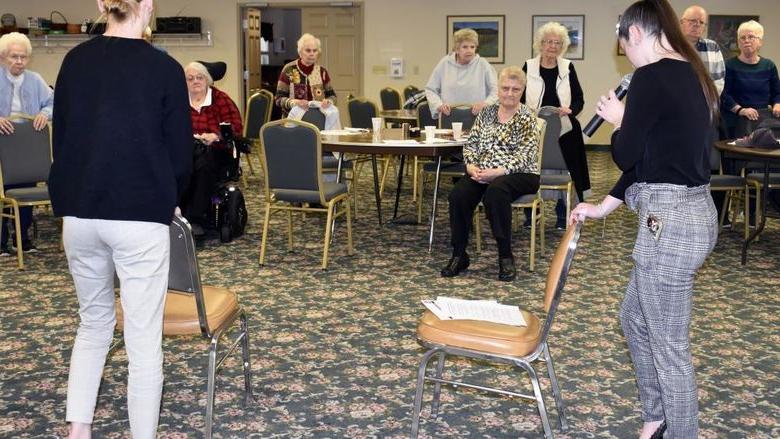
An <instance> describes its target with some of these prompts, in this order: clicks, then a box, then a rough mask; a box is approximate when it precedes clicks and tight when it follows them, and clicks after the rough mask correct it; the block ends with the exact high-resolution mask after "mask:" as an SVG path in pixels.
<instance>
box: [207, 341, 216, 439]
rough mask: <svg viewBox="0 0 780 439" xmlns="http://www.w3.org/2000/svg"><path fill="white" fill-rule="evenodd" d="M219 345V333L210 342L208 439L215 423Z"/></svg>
mask: <svg viewBox="0 0 780 439" xmlns="http://www.w3.org/2000/svg"><path fill="white" fill-rule="evenodd" d="M218 346H219V340H218V335H214V336H212V338H211V343H210V344H209V369H208V372H207V373H208V378H207V380H208V384H207V387H206V433H205V437H206V439H211V430H212V426H213V425H214V395H215V393H216V390H215V387H216V380H217V377H216V375H217V347H218Z"/></svg>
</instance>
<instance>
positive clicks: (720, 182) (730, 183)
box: [710, 174, 745, 190]
mask: <svg viewBox="0 0 780 439" xmlns="http://www.w3.org/2000/svg"><path fill="white" fill-rule="evenodd" d="M743 186H745V179H744V178H743V177H741V176H739V175H728V174H725V175H720V174H715V175H711V176H710V188H711V189H712V190H718V188H726V187H728V188H741V187H743Z"/></svg>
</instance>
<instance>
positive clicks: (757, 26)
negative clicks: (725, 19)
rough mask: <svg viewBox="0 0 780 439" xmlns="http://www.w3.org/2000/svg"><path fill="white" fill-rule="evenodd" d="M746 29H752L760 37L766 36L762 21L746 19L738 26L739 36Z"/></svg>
mask: <svg viewBox="0 0 780 439" xmlns="http://www.w3.org/2000/svg"><path fill="white" fill-rule="evenodd" d="M745 31H752V32H753V33H754V34H756V36H757V37H758V38H761V39H763V38H764V26H761V23H759V22H757V21H755V20H750V21H746V22H744V23H742V24H740V25H739V27H738V28H737V36H739V35H740V34H741V33H742V32H745Z"/></svg>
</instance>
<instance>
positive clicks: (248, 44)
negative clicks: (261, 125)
mask: <svg viewBox="0 0 780 439" xmlns="http://www.w3.org/2000/svg"><path fill="white" fill-rule="evenodd" d="M242 27H243V30H244V53H243V56H242V58H243V60H244V69H243V71H244V75H243V76H244V99H243V106H244V107H246V100H247V99H248V98H249V96H252V95H253V94H254V93H256V92H258V91H260V89H261V88H262V81H261V76H260V10H259V9H255V8H245V9H244V18H243V20H242ZM244 112H246V108H244Z"/></svg>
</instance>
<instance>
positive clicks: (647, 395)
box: [620, 183, 718, 439]
mask: <svg viewBox="0 0 780 439" xmlns="http://www.w3.org/2000/svg"><path fill="white" fill-rule="evenodd" d="M625 201H626V204H627V205H628V206H629V207H630V208H631V209H632V210H634V211H636V212H637V213H638V216H639V231H638V233H637V238H636V243H635V245H634V252H633V258H634V268H633V270H632V271H631V277H630V280H629V284H628V287H627V289H626V296H625V298H624V300H623V305H622V307H621V310H620V321H621V324H622V327H623V333H624V334H625V336H626V341H627V342H628V347H629V350H630V352H631V359H632V361H633V363H634V368H635V369H636V378H637V385H638V387H639V398H640V400H641V402H642V419H643V420H644V421H646V422H649V421H658V420H665V421H666V424H667V433H666V437H667V438H686V439H695V438H696V436H697V432H698V414H699V403H698V395H697V391H696V381H695V377H694V370H693V363H692V361H691V353H690V343H689V326H690V322H691V306H692V298H693V279H694V276H695V274H696V270H698V269H699V267H701V265H702V264H703V263H704V260H705V259H706V258H707V256H708V255H709V254H710V252H711V251H712V248H713V247H714V246H715V242H716V241H717V237H718V228H717V212H716V210H715V205H714V203H713V202H712V197H711V196H710V190H709V185H704V186H698V187H691V188H689V187H686V186H679V185H673V184H656V183H653V184H649V183H635V184H633V185H632V186H631V187H629V188H628V189H627V190H626V200H625ZM650 215H652V216H653V217H655V218H657V219H658V220H660V222H661V224H662V226H661V230H660V233H659V234H658V235H657V236H656V235H655V234H654V233H653V232H652V231H651V230H650V228H649V226H648V217H649V216H650Z"/></svg>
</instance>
